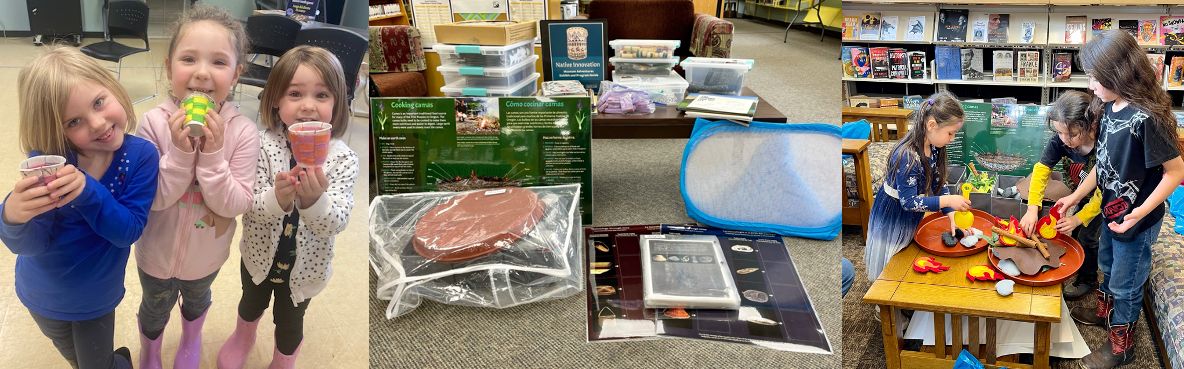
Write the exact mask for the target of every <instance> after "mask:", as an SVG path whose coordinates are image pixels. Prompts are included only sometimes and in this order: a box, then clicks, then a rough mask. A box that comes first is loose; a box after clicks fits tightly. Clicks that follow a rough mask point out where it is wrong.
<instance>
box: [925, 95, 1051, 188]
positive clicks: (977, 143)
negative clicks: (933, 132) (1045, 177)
mask: <svg viewBox="0 0 1184 369" xmlns="http://www.w3.org/2000/svg"><path fill="white" fill-rule="evenodd" d="M1049 108H1050V107H1049V106H1038V105H1016V104H990V103H971V102H963V103H962V110H963V111H965V113H966V120H965V121H964V122H963V124H962V129H961V130H960V131H958V133H957V134H956V135H955V138H954V141H953V142H950V144H949V146H947V152H948V153H949V162H950V165H966V164H969V163H974V166H975V168H976V169H978V170H988V171H992V172H998V173H999V174H1004V175H1013V176H1020V177H1026V176H1028V175H1029V174H1031V173H1032V167H1033V166H1034V165H1036V163H1038V162H1039V161H1040V156H1041V154H1043V153H1044V146H1045V145H1046V144H1048V139H1049V138H1050V137H1052V134H1053V133H1054V132H1053V131H1050V130H1049V129H1048V123H1047V122H1046V121H1045V118H1046V117H1047V116H1048V109H1049Z"/></svg>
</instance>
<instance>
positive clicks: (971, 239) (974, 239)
mask: <svg viewBox="0 0 1184 369" xmlns="http://www.w3.org/2000/svg"><path fill="white" fill-rule="evenodd" d="M961 242H962V246H966V247H968V248H970V247H974V245H976V244H978V236H966V237H962V241H961Z"/></svg>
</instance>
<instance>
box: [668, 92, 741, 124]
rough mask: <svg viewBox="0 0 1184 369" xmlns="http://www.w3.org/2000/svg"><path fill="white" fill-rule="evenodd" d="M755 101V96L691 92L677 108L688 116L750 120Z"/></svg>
mask: <svg viewBox="0 0 1184 369" xmlns="http://www.w3.org/2000/svg"><path fill="white" fill-rule="evenodd" d="M757 101H758V99H757V97H756V96H735V95H712V94H698V93H691V94H687V97H686V98H685V99H683V100H682V102H681V103H679V104H678V110H681V111H684V112H686V114H687V116H688V117H696V118H712V119H728V120H735V121H744V122H751V121H752V117H753V116H755V115H756V104H757Z"/></svg>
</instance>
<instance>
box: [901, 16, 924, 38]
mask: <svg viewBox="0 0 1184 369" xmlns="http://www.w3.org/2000/svg"><path fill="white" fill-rule="evenodd" d="M908 30H909V32H908V33H907V34H905V40H906V41H923V40H925V16H920V17H909V25H908Z"/></svg>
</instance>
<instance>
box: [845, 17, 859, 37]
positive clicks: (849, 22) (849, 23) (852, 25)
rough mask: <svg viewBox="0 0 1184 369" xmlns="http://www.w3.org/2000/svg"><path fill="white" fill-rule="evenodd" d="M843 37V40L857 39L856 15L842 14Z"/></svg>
mask: <svg viewBox="0 0 1184 369" xmlns="http://www.w3.org/2000/svg"><path fill="white" fill-rule="evenodd" d="M843 39H844V40H858V39H859V17H858V16H848V15H844V16H843Z"/></svg>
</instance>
